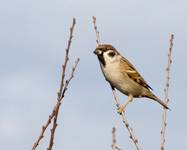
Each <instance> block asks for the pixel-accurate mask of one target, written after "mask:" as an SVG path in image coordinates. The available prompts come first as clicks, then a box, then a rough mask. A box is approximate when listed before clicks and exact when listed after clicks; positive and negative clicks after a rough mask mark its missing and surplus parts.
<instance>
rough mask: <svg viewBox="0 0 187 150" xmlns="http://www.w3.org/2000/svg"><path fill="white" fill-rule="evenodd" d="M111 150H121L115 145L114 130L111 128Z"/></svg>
mask: <svg viewBox="0 0 187 150" xmlns="http://www.w3.org/2000/svg"><path fill="white" fill-rule="evenodd" d="M111 147H112V150H121V149H120V148H119V147H118V146H117V145H116V128H115V127H113V128H112V145H111Z"/></svg>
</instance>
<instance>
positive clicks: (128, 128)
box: [112, 89, 141, 150]
mask: <svg viewBox="0 0 187 150" xmlns="http://www.w3.org/2000/svg"><path fill="white" fill-rule="evenodd" d="M112 93H113V96H114V99H115V101H116V106H117V108H119V106H120V103H119V98H118V97H117V95H116V91H115V90H114V89H112ZM120 116H121V118H122V121H123V123H124V125H125V127H126V128H127V130H128V132H129V138H130V139H131V140H132V141H133V143H134V145H135V146H136V149H137V150H141V147H140V145H139V142H138V139H137V137H136V136H135V135H134V131H133V128H132V127H130V125H129V123H128V120H127V118H126V117H125V113H124V112H122V113H120Z"/></svg>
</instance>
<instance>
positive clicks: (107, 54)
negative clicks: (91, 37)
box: [94, 44, 169, 113]
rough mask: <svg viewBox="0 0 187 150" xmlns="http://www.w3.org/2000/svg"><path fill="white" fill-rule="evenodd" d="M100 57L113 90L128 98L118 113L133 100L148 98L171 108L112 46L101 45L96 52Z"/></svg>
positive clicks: (102, 67)
mask: <svg viewBox="0 0 187 150" xmlns="http://www.w3.org/2000/svg"><path fill="white" fill-rule="evenodd" d="M94 54H96V56H97V57H98V60H99V63H100V67H101V70H102V73H103V75H104V77H105V79H106V81H108V82H109V84H110V85H111V88H112V90H115V89H117V90H119V91H120V92H121V93H123V94H125V95H127V96H128V100H127V102H126V103H125V104H123V105H120V106H119V108H118V112H119V113H122V112H124V110H125V108H126V106H127V105H128V104H129V103H130V102H132V101H133V98H141V97H146V98H149V99H150V100H154V101H156V102H158V103H159V104H161V105H162V106H163V107H164V108H165V109H169V107H168V106H167V105H166V104H165V103H164V102H163V101H162V100H161V99H159V98H158V97H157V96H155V95H154V94H153V92H152V88H151V87H150V86H149V85H148V84H147V82H146V81H145V80H144V78H143V77H142V76H141V75H140V73H139V72H138V71H137V69H136V68H135V67H134V66H133V65H132V64H131V63H130V62H129V61H128V60H127V59H126V58H125V57H123V56H122V55H121V54H120V53H119V52H118V51H117V50H116V49H115V48H114V47H113V46H112V45H110V44H99V45H98V46H97V47H96V49H95V50H94Z"/></svg>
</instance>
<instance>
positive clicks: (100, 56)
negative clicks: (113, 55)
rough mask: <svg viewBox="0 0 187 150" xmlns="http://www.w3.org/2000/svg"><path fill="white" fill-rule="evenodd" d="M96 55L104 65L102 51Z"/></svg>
mask: <svg viewBox="0 0 187 150" xmlns="http://www.w3.org/2000/svg"><path fill="white" fill-rule="evenodd" d="M97 57H98V59H99V61H100V62H101V63H102V65H103V66H104V67H105V66H106V62H105V59H104V57H103V52H102V53H101V54H98V55H97Z"/></svg>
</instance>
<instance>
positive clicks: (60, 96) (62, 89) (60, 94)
mask: <svg viewBox="0 0 187 150" xmlns="http://www.w3.org/2000/svg"><path fill="white" fill-rule="evenodd" d="M75 23H76V21H75V18H73V23H72V26H71V28H70V34H69V40H68V46H67V48H66V55H65V59H64V64H63V66H62V78H61V84H60V89H59V92H58V93H57V95H58V98H57V104H56V107H55V116H54V118H53V125H52V129H51V136H50V141H49V146H48V148H47V150H52V147H53V143H54V135H55V130H56V127H57V118H58V112H59V108H60V105H61V101H62V99H63V97H64V94H65V92H66V90H67V87H68V85H69V82H70V81H71V79H72V78H73V74H74V71H75V69H76V67H77V64H78V62H79V58H78V59H77V61H76V62H75V65H74V67H73V68H72V73H71V76H70V78H69V79H68V80H66V82H65V84H64V78H65V74H66V67H67V62H68V60H69V49H70V46H71V41H72V38H73V30H74V27H75Z"/></svg>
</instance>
